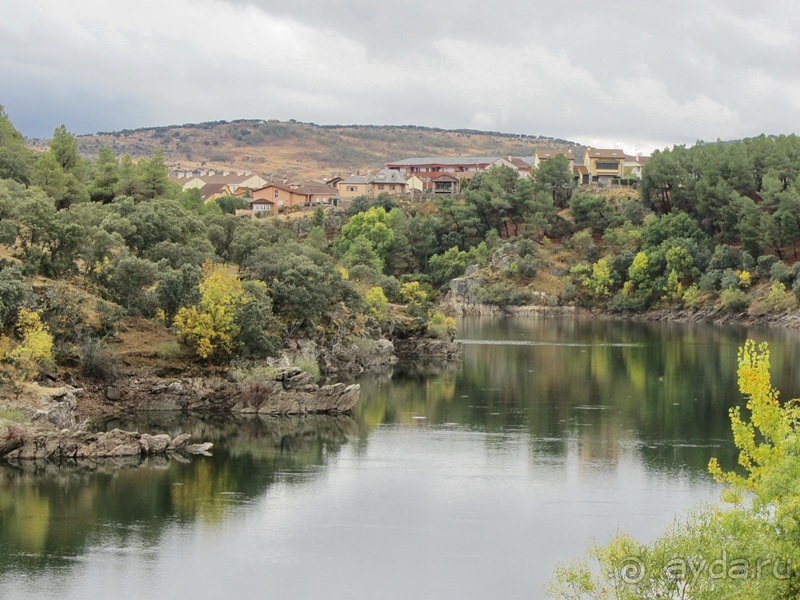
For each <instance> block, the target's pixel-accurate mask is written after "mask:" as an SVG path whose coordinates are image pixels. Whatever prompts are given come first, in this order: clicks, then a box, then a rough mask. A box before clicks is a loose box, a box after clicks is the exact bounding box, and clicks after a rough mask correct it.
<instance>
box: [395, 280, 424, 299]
mask: <svg viewBox="0 0 800 600" xmlns="http://www.w3.org/2000/svg"><path fill="white" fill-rule="evenodd" d="M400 297H401V298H402V299H403V300H405V301H406V302H408V303H416V304H422V303H423V302H425V301H427V300H428V294H427V293H426V292H425V290H423V289H422V288H420V285H419V281H409V282H408V283H404V284H403V285H402V287H401V288H400Z"/></svg>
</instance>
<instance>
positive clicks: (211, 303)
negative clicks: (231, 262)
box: [174, 262, 248, 359]
mask: <svg viewBox="0 0 800 600" xmlns="http://www.w3.org/2000/svg"><path fill="white" fill-rule="evenodd" d="M200 294H201V299H200V304H199V306H191V307H188V308H182V309H181V310H179V311H178V314H177V315H175V321H174V324H175V328H176V329H177V330H178V333H180V334H181V335H182V336H183V337H184V338H185V339H186V340H189V341H190V342H191V344H192V345H193V346H194V349H195V352H196V353H197V355H198V356H199V357H200V358H202V359H208V358H210V357H211V356H212V355H214V354H217V355H221V356H227V355H230V354H231V353H232V352H233V349H234V340H235V338H236V336H237V335H238V333H239V326H238V325H237V324H236V314H237V312H238V311H239V310H240V309H241V308H242V307H243V306H244V305H245V304H247V302H248V298H247V295H246V294H245V291H244V289H243V288H242V283H241V282H240V281H239V279H238V278H237V277H235V276H233V275H231V274H230V273H228V271H227V268H226V267H225V266H224V265H215V264H213V263H211V262H207V263H206V264H205V265H203V279H202V281H201V282H200Z"/></svg>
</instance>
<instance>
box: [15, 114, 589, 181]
mask: <svg viewBox="0 0 800 600" xmlns="http://www.w3.org/2000/svg"><path fill="white" fill-rule="evenodd" d="M46 143H47V142H46V141H45V140H30V145H32V146H34V147H35V146H38V145H46ZM102 146H105V147H107V148H110V149H111V150H112V151H113V152H114V153H115V154H117V155H118V156H119V155H123V154H130V155H131V156H133V157H134V158H139V157H145V156H149V155H151V154H152V152H153V151H154V150H156V149H157V148H163V149H164V151H165V157H166V161H167V163H168V165H169V166H170V167H171V168H178V169H194V168H199V167H205V168H216V169H225V168H228V169H232V168H239V169H242V168H245V169H249V170H252V171H254V172H259V173H265V174H274V175H275V176H276V177H286V178H289V179H294V178H299V177H317V178H320V177H328V176H331V175H332V174H338V173H345V174H349V173H353V172H356V171H362V172H363V171H364V170H368V169H375V168H377V167H380V166H382V165H383V164H385V163H386V162H387V161H389V160H398V159H401V158H407V157H411V156H437V155H451V156H458V155H475V156H494V155H497V156H508V155H514V156H530V155H532V154H533V152H534V150H535V148H536V147H563V148H570V147H572V148H578V147H579V146H578V144H575V143H574V142H569V141H566V140H560V139H553V138H548V137H539V136H529V135H515V134H503V133H497V132H482V131H472V130H443V129H432V128H426V127H416V126H372V125H363V126H362V125H334V126H321V125H316V124H314V123H300V122H297V121H288V122H281V121H263V120H238V121H232V122H225V121H215V122H207V123H198V124H185V125H169V126H165V127H151V128H143V129H135V130H123V131H119V132H100V133H97V134H95V135H82V136H78V147H79V152H80V153H81V154H82V155H84V156H86V157H92V156H94V155H96V154H97V151H98V149H99V148H100V147H102Z"/></svg>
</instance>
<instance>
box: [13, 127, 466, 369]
mask: <svg viewBox="0 0 800 600" xmlns="http://www.w3.org/2000/svg"><path fill="white" fill-rule="evenodd" d="M0 135H2V137H0V174H1V175H2V178H0V244H3V245H5V246H6V247H7V248H8V249H9V250H10V252H9V253H7V254H6V255H5V256H6V257H5V258H4V259H2V261H0V328H2V331H3V333H4V336H3V338H2V343H0V346H2V347H1V348H0V359H2V360H5V361H6V362H7V363H13V364H16V365H17V366H20V365H21V364H22V363H21V361H17V360H15V359H14V356H15V352H16V353H17V354H18V352H17V349H18V348H22V347H24V346H25V344H26V342H25V339H24V338H25V334H24V332H23V331H22V329H21V315H22V316H26V315H27V314H28V313H27V312H23V311H29V312H30V313H31V314H35V315H36V317H37V318H39V319H40V322H37V327H38V328H39V329H38V330H37V331H39V332H41V331H45V332H49V334H50V335H51V337H52V338H53V339H52V343H51V346H52V347H53V350H54V356H53V357H54V358H55V359H57V360H61V361H62V362H64V364H67V363H69V362H70V361H72V362H75V361H78V362H81V363H82V364H86V363H87V361H86V360H84V359H85V357H81V356H76V354H80V353H81V352H82V348H86V352H85V354H93V355H96V354H97V353H98V351H99V350H98V345H97V343H95V342H96V341H97V340H98V339H99V338H101V337H102V336H103V335H104V334H106V333H108V332H109V331H111V330H113V328H114V324H115V323H116V322H118V321H119V319H120V318H121V317H122V316H125V315H131V316H141V317H145V318H153V319H158V320H160V321H161V322H163V323H164V324H165V325H166V326H168V327H171V328H173V329H174V331H175V332H176V333H177V334H178V335H179V336H180V339H182V340H183V341H184V343H185V344H186V345H187V346H188V347H189V348H191V350H192V351H193V352H194V353H195V354H196V356H197V357H198V358H199V359H202V360H206V361H211V362H217V363H220V362H227V361H229V360H232V359H241V358H253V359H255V358H261V357H265V356H271V355H275V354H277V353H279V352H280V351H281V349H282V348H283V346H284V345H285V344H286V343H288V342H290V341H292V340H296V339H298V338H308V339H312V340H315V341H317V342H318V343H320V344H323V345H326V346H329V345H331V344H333V343H336V342H346V341H347V340H348V339H353V338H357V337H359V336H367V337H377V336H380V335H389V334H392V335H403V336H405V335H422V336H426V335H427V336H438V337H441V336H447V335H450V333H451V332H452V331H453V322H452V319H447V318H445V317H444V316H443V315H441V314H440V313H438V312H437V311H436V310H434V308H433V304H432V299H433V291H434V290H433V288H432V287H431V286H430V285H429V284H428V283H427V282H426V281H425V280H423V281H418V280H417V279H416V278H415V277H414V275H413V273H415V272H419V271H422V270H424V268H425V267H426V266H427V262H428V260H429V258H430V256H431V255H432V254H434V253H435V252H436V250H437V248H438V246H437V245H436V243H435V240H436V235H437V233H436V226H435V220H434V219H432V218H430V217H427V216H424V215H411V216H409V215H407V214H406V213H404V212H403V211H401V210H399V209H398V208H396V206H395V205H394V204H393V202H392V201H391V200H390V199H387V198H385V197H382V198H381V199H379V204H382V205H381V206H371V205H369V204H367V205H365V204H363V203H362V202H361V201H360V204H361V207H362V209H363V210H360V211H359V212H358V214H354V216H353V217H352V218H351V219H350V220H349V221H348V222H345V220H344V215H342V214H341V212H333V213H330V214H327V215H326V214H325V212H324V211H323V210H322V209H321V208H320V209H317V210H316V211H315V212H314V213H313V215H309V216H308V217H306V218H304V219H296V220H292V221H290V222H283V221H278V220H275V219H259V220H255V221H251V220H249V219H242V218H237V217H234V216H233V215H231V214H229V213H230V212H232V210H233V208H235V207H236V203H237V202H240V201H239V200H238V199H233V198H221V199H219V200H218V201H216V202H214V203H211V204H205V203H203V202H202V200H201V199H200V196H199V194H198V192H197V191H196V190H190V191H186V192H184V191H181V190H180V188H179V186H177V185H174V184H172V183H171V182H170V181H169V179H168V172H167V169H166V167H165V165H164V161H163V157H162V156H161V154H160V153H156V154H155V155H154V156H152V157H151V158H148V159H143V160H139V161H138V162H136V163H134V162H133V161H132V160H131V159H130V157H127V156H126V157H122V158H121V159H117V158H116V157H115V156H113V155H112V154H111V153H110V152H109V151H106V150H104V151H101V153H100V156H99V157H98V158H97V160H95V161H93V162H87V161H85V160H83V159H82V158H81V157H80V156H79V155H78V153H77V148H76V143H75V137H74V136H73V135H72V134H70V133H69V132H67V131H66V129H65V128H64V127H63V126H62V127H59V128H58V129H57V130H56V132H55V134H54V136H53V140H52V142H51V144H50V148H49V149H48V150H47V151H46V152H43V153H39V154H35V153H32V152H30V151H28V150H27V149H25V148H24V146H23V144H22V136H21V135H20V134H19V133H18V132H17V131H16V129H14V127H13V125H12V124H11V123H10V122H9V120H8V118H7V116H6V115H5V113H0ZM387 200H388V201H387ZM357 204H359V203H357ZM41 276H44V277H45V278H48V281H50V282H53V281H54V280H57V281H60V282H62V283H65V282H66V283H68V284H69V287H67V286H66V285H62V286H61V287H60V288H59V291H58V293H50V292H46V291H43V289H44V288H46V289H51V287H52V286H50V287H48V286H49V284H47V285H45V286H42V285H41V284H40V281H41V280H40V279H39V280H37V279H36V278H37V277H39V278H40V277H41ZM76 290H80V291H81V292H83V293H80V292H77V291H76ZM87 298H89V300H88V301H87ZM97 298H99V300H98V301H97V302H96V306H95V305H94V299H97ZM392 304H396V306H392ZM89 307H91V308H92V310H91V311H89V310H88V308H89ZM89 312H92V313H95V314H94V316H92V315H89V314H88V313H89ZM87 340H88V341H87ZM45 346H46V344H45ZM100 350H102V348H101V349H100ZM29 354H30V353H29ZM47 354H48V353H47V352H46V351H45V352H39V353H37V354H36V356H39V357H40V358H47V356H46V355H47ZM40 355H42V356H40ZM59 355H61V356H59ZM29 362H30V361H29ZM89 366H90V365H89ZM87 370H88V371H92V369H91V368H88V369H87Z"/></svg>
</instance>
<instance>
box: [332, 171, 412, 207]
mask: <svg viewBox="0 0 800 600" xmlns="http://www.w3.org/2000/svg"><path fill="white" fill-rule="evenodd" d="M338 188H339V198H341V199H343V200H345V201H347V200H350V199H352V198H355V197H356V196H368V197H370V198H374V197H375V196H377V195H378V194H390V195H392V196H395V195H397V194H405V193H406V192H407V191H408V183H407V182H406V178H405V177H403V175H402V173H400V171H398V170H396V169H381V170H380V171H377V172H376V173H367V174H366V175H351V176H350V177H348V178H347V179H342V180H341V181H339V183H338Z"/></svg>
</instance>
